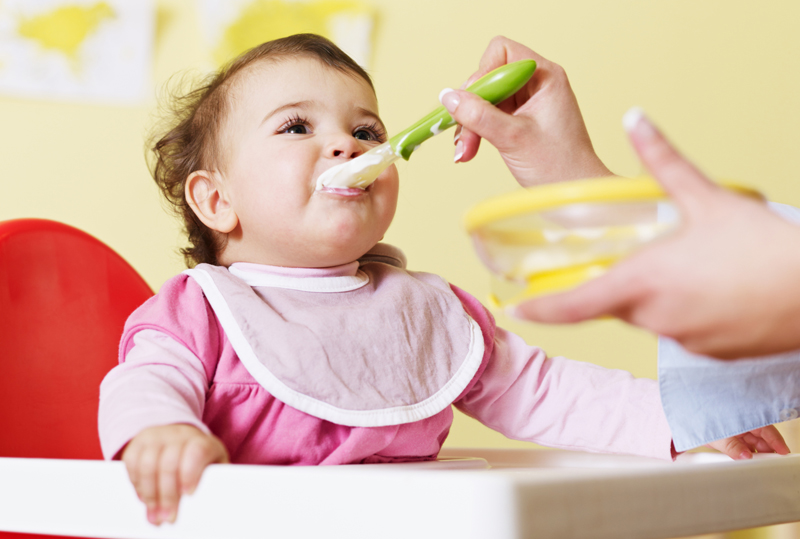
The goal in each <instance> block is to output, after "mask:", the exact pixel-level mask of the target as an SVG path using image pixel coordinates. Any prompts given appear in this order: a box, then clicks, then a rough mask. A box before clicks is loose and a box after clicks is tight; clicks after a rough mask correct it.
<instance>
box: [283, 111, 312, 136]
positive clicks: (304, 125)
mask: <svg viewBox="0 0 800 539" xmlns="http://www.w3.org/2000/svg"><path fill="white" fill-rule="evenodd" d="M277 133H279V134H284V133H289V134H292V135H308V134H309V133H311V126H310V124H309V123H308V120H306V119H305V118H303V117H301V116H298V115H297V114H295V115H294V116H292V117H291V118H289V119H288V120H287V121H286V122H285V123H284V124H283V125H282V126H280V127H279V128H278V130H277Z"/></svg>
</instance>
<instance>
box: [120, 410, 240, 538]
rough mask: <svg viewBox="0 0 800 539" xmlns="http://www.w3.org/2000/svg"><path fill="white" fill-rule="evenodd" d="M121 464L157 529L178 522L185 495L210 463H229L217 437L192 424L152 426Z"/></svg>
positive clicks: (134, 441)
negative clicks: (123, 463) (163, 523)
mask: <svg viewBox="0 0 800 539" xmlns="http://www.w3.org/2000/svg"><path fill="white" fill-rule="evenodd" d="M122 461H123V462H125V467H126V468H127V470H128V477H129V478H130V480H131V483H133V486H134V488H135V489H136V494H138V495H139V499H140V500H142V502H143V503H144V504H145V505H146V506H147V520H148V521H149V522H150V523H151V524H155V525H156V526H158V525H160V524H161V523H162V522H175V519H176V518H177V516H178V504H179V502H180V499H181V496H182V495H183V494H191V493H192V492H194V489H195V488H197V484H198V483H199V482H200V476H201V475H202V473H203V470H204V469H205V468H206V466H208V465H209V464H213V463H215V462H225V463H227V462H228V461H229V459H228V451H227V450H226V449H225V446H224V445H223V444H222V442H221V441H220V440H219V438H217V437H216V436H212V435H210V434H206V433H204V432H202V431H201V430H199V429H197V428H196V427H193V426H191V425H164V426H160V427H150V428H147V429H144V430H143V431H142V432H140V433H139V434H137V435H136V436H135V437H134V438H133V439H132V440H131V441H130V442H129V443H128V445H127V446H126V447H125V449H124V451H123V452H122Z"/></svg>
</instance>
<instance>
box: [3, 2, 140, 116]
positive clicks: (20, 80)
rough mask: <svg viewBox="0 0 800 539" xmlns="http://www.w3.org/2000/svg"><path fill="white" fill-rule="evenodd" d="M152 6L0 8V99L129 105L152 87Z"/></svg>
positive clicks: (30, 4) (27, 5)
mask: <svg viewBox="0 0 800 539" xmlns="http://www.w3.org/2000/svg"><path fill="white" fill-rule="evenodd" d="M153 17H154V9H153V2H152V0H137V1H136V2H131V1H128V0H3V1H2V2H0V92H2V93H4V94H7V95H15V96H20V97H35V98H52V99H68V100H81V101H93V102H96V101H108V102H135V101H138V100H140V99H142V97H143V96H144V95H145V94H146V91H147V88H148V87H149V82H150V70H151V58H152V40H153Z"/></svg>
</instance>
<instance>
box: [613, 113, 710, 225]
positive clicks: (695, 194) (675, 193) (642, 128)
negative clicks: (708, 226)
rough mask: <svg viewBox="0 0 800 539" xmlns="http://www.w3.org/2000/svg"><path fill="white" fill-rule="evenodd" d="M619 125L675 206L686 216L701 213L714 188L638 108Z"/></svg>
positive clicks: (628, 114)
mask: <svg viewBox="0 0 800 539" xmlns="http://www.w3.org/2000/svg"><path fill="white" fill-rule="evenodd" d="M622 123H623V125H624V126H625V129H626V130H627V131H628V136H629V137H630V140H631V143H632V145H633V147H634V149H635V150H636V153H637V154H639V158H640V159H641V160H642V163H643V164H644V165H645V167H647V169H648V170H649V171H650V172H651V173H652V174H653V176H655V178H656V179H657V180H658V181H659V183H661V185H662V187H663V188H664V190H665V191H666V192H667V193H668V194H669V195H670V197H671V198H672V199H673V200H675V201H676V203H677V204H678V206H679V207H680V208H682V209H684V210H685V211H687V212H688V214H689V215H697V212H702V211H703V208H704V207H707V203H706V200H707V198H708V196H710V195H712V194H714V193H716V190H717V189H718V187H717V186H716V185H715V184H714V183H713V182H711V181H710V180H709V179H708V178H706V177H705V176H704V175H703V174H702V173H701V172H700V171H699V170H698V169H697V168H696V167H695V166H694V165H693V164H692V163H690V162H689V161H687V160H686V159H685V158H684V157H683V156H682V155H681V154H680V153H679V152H678V151H677V150H676V149H675V148H674V147H673V146H672V145H671V144H670V143H669V141H667V139H666V138H665V137H664V135H663V134H662V133H661V132H660V131H659V130H658V128H656V126H654V125H653V124H652V122H650V120H649V119H648V118H647V117H646V116H645V115H644V112H643V111H642V110H641V109H639V108H633V109H631V110H629V111H628V112H627V113H625V116H624V117H623V120H622Z"/></svg>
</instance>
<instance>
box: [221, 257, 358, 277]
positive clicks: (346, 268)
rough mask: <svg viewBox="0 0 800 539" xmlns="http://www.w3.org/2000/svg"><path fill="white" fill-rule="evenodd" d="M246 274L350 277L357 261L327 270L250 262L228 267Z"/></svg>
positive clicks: (353, 272) (235, 263)
mask: <svg viewBox="0 0 800 539" xmlns="http://www.w3.org/2000/svg"><path fill="white" fill-rule="evenodd" d="M230 267H231V268H236V269H238V270H241V271H245V272H247V273H263V274H269V275H281V276H284V277H352V276H354V275H355V274H356V272H357V271H358V261H357V260H354V261H353V262H348V263H347V264H342V265H340V266H332V267H329V268H298V267H286V266H269V265H266V264H253V263H251V262H234V263H233V264H231V266H230Z"/></svg>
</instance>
